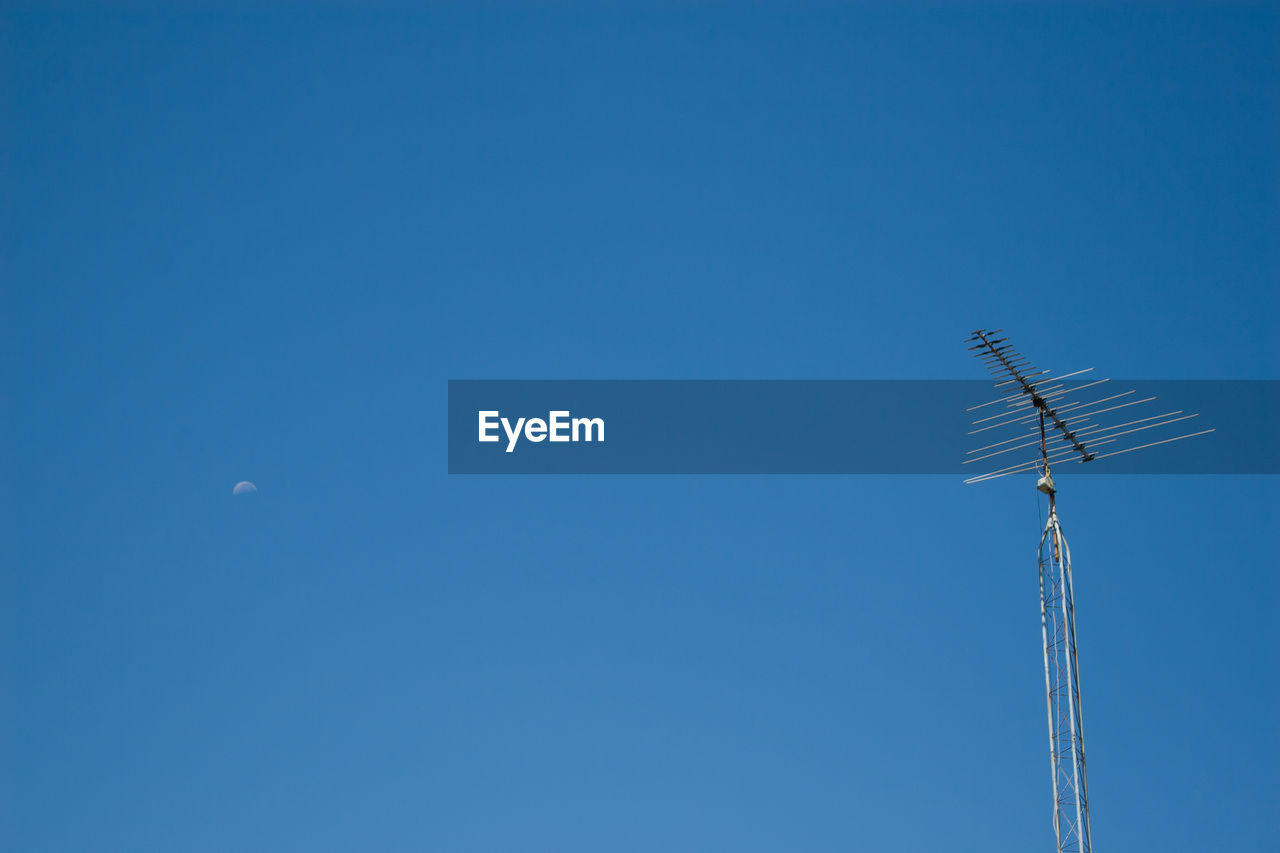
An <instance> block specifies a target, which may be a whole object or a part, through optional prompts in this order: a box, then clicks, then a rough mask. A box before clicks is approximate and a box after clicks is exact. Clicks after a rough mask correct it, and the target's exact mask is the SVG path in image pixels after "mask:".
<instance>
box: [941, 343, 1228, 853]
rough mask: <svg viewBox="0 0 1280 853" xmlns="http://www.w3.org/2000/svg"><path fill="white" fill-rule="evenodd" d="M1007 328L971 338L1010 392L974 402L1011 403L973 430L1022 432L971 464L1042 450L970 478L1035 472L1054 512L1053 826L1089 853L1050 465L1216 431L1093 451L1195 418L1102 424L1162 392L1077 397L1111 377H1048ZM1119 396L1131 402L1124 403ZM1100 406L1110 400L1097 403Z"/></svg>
mask: <svg viewBox="0 0 1280 853" xmlns="http://www.w3.org/2000/svg"><path fill="white" fill-rule="evenodd" d="M999 332H1000V330H996V331H984V330H981V329H980V330H978V331H976V332H974V333H973V336H972V337H971V338H970V339H969V343H970V344H971V346H970V347H969V349H970V350H973V351H975V353H974V354H975V355H977V356H978V357H979V358H981V359H982V360H983V362H984V363H985V364H986V366H987V368H988V370H989V371H990V372H991V373H992V375H993V376H994V378H995V379H996V380H997V381H996V388H997V389H1000V391H1001V393H1002V394H1003V396H1002V397H1000V398H999V399H997V400H992V401H991V402H989V403H983V404H981V405H978V406H973V407H971V408H970V409H969V411H970V412H974V411H976V410H979V409H984V408H986V407H989V406H999V405H1000V404H1003V408H1001V409H997V414H994V415H986V416H982V417H979V418H978V419H976V420H975V421H974V422H973V426H974V429H973V430H971V431H970V435H977V434H980V433H986V432H988V431H990V430H994V429H997V428H1001V427H1014V428H1015V431H1016V432H1017V433H1018V434H1017V435H1016V436H1015V437H1014V438H1011V439H1007V440H1005V441H999V442H996V443H995V444H989V445H987V446H985V447H980V448H978V449H976V450H971V451H969V454H968V455H969V456H970V457H971V458H970V459H968V460H967V461H966V463H965V464H969V463H972V462H977V461H979V460H985V459H992V458H994V457H999V456H1001V455H1003V454H1006V453H1011V452H1015V451H1019V450H1021V451H1023V453H1024V454H1025V453H1026V452H1027V450H1029V449H1030V448H1035V449H1034V451H1032V452H1033V453H1034V456H1033V457H1032V458H1031V459H1030V460H1026V461H1023V462H1019V463H1016V464H1013V465H1010V466H1007V467H1004V468H997V469H996V470H994V471H990V472H988V473H985V474H979V475H976V476H974V477H970V478H969V479H968V480H966V481H965V482H980V481H983V480H990V479H995V478H998V477H1006V476H1009V475H1010V474H1018V473H1030V472H1032V471H1037V472H1039V474H1040V479H1039V481H1038V482H1037V484H1036V487H1037V488H1038V489H1039V490H1040V491H1041V492H1043V493H1044V494H1046V495H1048V498H1049V519H1048V521H1047V522H1046V523H1045V527H1044V531H1043V532H1042V533H1041V535H1040V550H1039V555H1038V565H1039V575H1040V627H1041V637H1042V640H1043V646H1044V686H1045V702H1046V705H1047V709H1048V714H1049V762H1050V769H1051V771H1052V773H1053V832H1054V836H1055V837H1056V839H1057V844H1058V846H1057V849H1058V851H1059V853H1091V851H1092V850H1093V840H1092V837H1091V835H1090V831H1089V785H1088V781H1087V779H1086V775H1085V762H1084V721H1083V719H1082V710H1083V709H1082V707H1081V702H1080V662H1079V657H1078V655H1077V653H1076V608H1075V588H1074V581H1073V577H1072V572H1071V549H1070V548H1068V547H1067V540H1066V537H1064V536H1063V535H1062V525H1061V524H1060V523H1059V521H1058V508H1057V500H1056V498H1057V488H1056V486H1055V485H1054V482H1053V477H1052V475H1051V473H1050V469H1051V465H1052V463H1053V462H1057V461H1062V460H1067V459H1072V458H1077V457H1078V461H1080V462H1090V461H1092V460H1094V459H1102V458H1104V457H1107V456H1116V455H1119V454H1121V453H1128V452H1129V451H1132V450H1140V449H1142V448H1144V447H1151V446H1154V445H1156V444H1166V443H1169V442H1173V441H1178V440H1179V439H1183V438H1191V437H1193V436H1196V435H1204V434H1205V433H1208V432H1213V430H1212V429H1207V430H1202V431H1200V432H1195V433H1189V434H1187V435H1179V436H1175V437H1173V438H1167V439H1163V440H1160V441H1154V442H1151V443H1149V444H1143V445H1138V446H1136V447H1128V448H1125V449H1123V450H1112V451H1110V452H1107V453H1102V454H1097V453H1094V451H1093V449H1092V448H1095V447H1098V446H1101V445H1107V444H1112V443H1114V442H1116V441H1117V440H1118V439H1119V437H1120V436H1124V435H1129V434H1131V433H1136V432H1141V431H1143V430H1147V429H1153V428H1155V427H1160V426H1165V425H1166V424H1171V423H1176V422H1178V421H1183V420H1187V419H1189V418H1194V417H1196V415H1194V414H1192V415H1183V413H1182V412H1181V411H1173V412H1166V413H1165V414H1162V415H1156V416H1154V417H1147V418H1141V419H1139V420H1133V421H1128V422H1126V423H1118V424H1116V423H1112V424H1110V425H1103V424H1101V423H1099V422H1098V421H1097V420H1096V419H1097V417H1098V416H1100V415H1103V414H1104V413H1110V412H1114V411H1117V410H1120V409H1124V408H1127V407H1129V406H1135V405H1138V404H1140V403H1146V402H1150V401H1151V400H1154V399H1155V398H1154V397H1147V398H1144V399H1132V400H1130V399H1126V398H1129V397H1130V396H1131V395H1133V394H1134V392H1133V391H1126V392H1123V393H1119V394H1113V395H1110V396H1103V397H1101V398H1099V399H1095V400H1092V401H1087V402H1086V401H1078V400H1075V399H1073V398H1072V397H1071V395H1072V394H1074V393H1075V392H1078V391H1081V390H1084V389H1087V388H1093V387H1095V386H1099V385H1102V384H1103V383H1105V382H1107V381H1109V380H1106V379H1101V380H1094V381H1088V382H1081V381H1075V382H1065V381H1062V380H1066V379H1068V378H1069V377H1074V376H1079V375H1081V374H1083V373H1087V372H1089V371H1090V370H1092V368H1088V369H1086V370H1079V371H1076V372H1074V373H1067V374H1063V375H1061V376H1056V377H1052V378H1046V377H1049V373H1050V371H1047V370H1037V369H1036V368H1035V367H1034V366H1033V365H1031V364H1030V362H1028V361H1027V360H1026V359H1025V358H1023V357H1022V356H1021V355H1020V354H1019V353H1018V352H1017V351H1016V350H1015V349H1013V346H1012V345H1011V344H1009V343H1008V338H1004V337H997V335H998V334H999ZM1055 383H1056V384H1055ZM1104 393H1105V392H1104ZM1095 396H1096V395H1095ZM1119 400H1123V401H1124V402H1116V401H1119ZM1108 404H1110V405H1108ZM1099 406H1103V408H1098V407H1099ZM1028 433H1030V434H1028ZM975 454H979V455H975ZM1006 458H1007V457H1006ZM1024 459H1025V457H1024Z"/></svg>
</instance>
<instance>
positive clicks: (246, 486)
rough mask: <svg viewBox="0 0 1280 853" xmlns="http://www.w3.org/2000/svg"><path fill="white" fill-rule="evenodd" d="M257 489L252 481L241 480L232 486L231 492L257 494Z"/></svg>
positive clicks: (234, 493) (235, 493)
mask: <svg viewBox="0 0 1280 853" xmlns="http://www.w3.org/2000/svg"><path fill="white" fill-rule="evenodd" d="M257 491H258V487H257V486H255V485H254V484H253V483H250V482H249V481H248V480H241V481H240V482H238V483H236V484H235V486H233V487H232V489H231V494H233V495H252V494H257Z"/></svg>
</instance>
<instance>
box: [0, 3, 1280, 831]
mask: <svg viewBox="0 0 1280 853" xmlns="http://www.w3.org/2000/svg"><path fill="white" fill-rule="evenodd" d="M104 5H105V4H104ZM128 5H129V6H130V7H131V11H128V12H117V11H105V10H104V9H103V8H102V7H101V6H88V5H86V6H78V5H75V6H73V5H60V6H58V7H57V8H56V9H55V8H54V7H51V6H44V4H41V5H20V6H14V5H5V6H4V7H3V12H2V13H0V42H2V43H0V55H3V60H2V61H3V76H2V77H0V80H2V82H0V99H2V100H0V104H2V109H0V134H2V136H0V141H2V143H3V145H2V146H0V152H2V154H0V158H2V159H0V198H2V199H3V201H2V202H0V216H2V220H0V227H2V229H3V247H2V248H3V256H2V261H3V265H2V268H0V299H2V302H0V306H2V307H3V320H2V322H0V332H2V333H3V334H2V336H0V337H2V339H3V344H2V346H3V364H4V375H3V381H4V394H3V420H2V421H0V423H2V424H3V429H4V433H3V443H2V444H0V448H2V449H3V452H2V453H0V475H2V476H3V481H4V487H3V495H2V496H0V519H2V521H0V558H2V559H0V581H2V584H3V585H2V588H0V601H3V604H2V605H0V615H2V617H3V618H2V620H0V665H2V666H3V673H2V674H3V679H4V680H3V694H2V696H3V701H0V727H2V729H3V731H4V737H3V740H2V741H0V744H2V747H0V748H2V750H3V751H2V753H0V767H3V768H4V769H3V771H2V772H0V780H2V782H0V784H3V791H0V802H2V803H3V805H4V807H3V809H0V847H3V848H4V849H6V850H13V851H22V853H27V852H28V851H49V853H55V851H56V852H57V853H61V851H68V853H70V851H86V850H92V851H130V853H139V852H140V851H157V852H158V851H165V853H167V852H168V851H174V850H182V851H211V852H212V851H218V852H219V853H221V851H227V850H241V851H281V850H299V851H308V853H320V852H321V851H356V850H361V851H363V850H379V851H421V850H439V851H451V852H452V851H458V853H470V851H477V852H478V851H556V853H561V851H599V850H609V851H664V853H668V852H671V853H674V852H675V851H718V850H733V851H741V852H742V853H746V851H781V850H798V851H848V850H884V851H923V853H936V851H939V850H944V849H945V850H948V851H961V850H973V851H978V850H982V851H992V850H994V851H1025V850H1048V849H1050V847H1051V845H1052V837H1051V831H1050V824H1049V816H1050V803H1049V799H1050V780H1049V769H1048V759H1047V754H1046V753H1047V748H1046V742H1045V741H1046V732H1045V717H1044V697H1043V687H1044V685H1043V672H1042V666H1041V659H1040V650H1039V644H1040V626H1039V612H1038V605H1037V595H1038V592H1037V586H1036V577H1035V564H1034V561H1033V552H1034V549H1035V544H1036V541H1037V538H1038V534H1039V531H1038V523H1039V522H1038V512H1039V507H1038V504H1037V500H1036V493H1035V491H1034V488H1033V485H1032V483H1031V482H1030V481H1029V480H1028V481H1017V482H1011V481H1001V482H999V483H993V484H988V485H986V486H985V487H965V486H962V485H961V484H960V482H959V478H958V477H902V478H875V477H830V478H821V477H726V478H698V477H651V478H646V477H630V478H627V477H613V478H603V477H602V478H589V477H560V478H516V477H505V478H503V477H490V478H483V477H474V478H467V477H449V476H448V475H447V474H446V473H445V466H446V461H445V435H444V427H445V405H446V393H445V392H446V381H447V380H448V379H450V378H917V377H918V378H979V377H980V376H981V373H980V368H979V366H978V365H977V364H976V362H974V361H973V360H972V359H970V358H969V357H968V355H967V354H966V352H965V350H964V345H963V343H962V342H963V340H964V338H965V337H966V336H967V335H968V333H969V332H970V331H971V330H973V329H974V328H977V327H979V326H1003V327H1004V328H1006V329H1008V330H1010V331H1011V332H1012V333H1014V334H1015V335H1016V336H1017V341H1018V343H1019V344H1020V345H1021V346H1022V348H1023V349H1024V350H1025V351H1027V352H1028V353H1030V354H1032V355H1033V357H1035V358H1037V359H1038V360H1039V361H1041V362H1043V363H1046V364H1048V365H1050V366H1053V367H1061V368H1063V369H1069V368H1074V367H1084V366H1089V365H1097V366H1098V367H1099V368H1101V369H1104V370H1105V371H1107V372H1108V373H1109V374H1110V375H1113V376H1131V377H1139V378H1141V377H1148V378H1276V377H1277V376H1278V375H1280V347H1277V342H1276V341H1277V338H1276V331H1275V330H1276V321H1277V304H1276V302H1277V297H1276V281H1277V274H1278V273H1280V252H1278V251H1277V249H1278V243H1277V234H1280V168H1278V167H1280V153H1278V152H1280V130H1278V128H1280V124H1278V122H1277V118H1276V117H1277V116H1278V115H1280V82H1278V81H1280V68H1278V66H1280V61H1278V60H1277V51H1276V45H1277V43H1280V19H1278V17H1277V12H1276V10H1275V8H1274V7H1271V8H1268V7H1262V6H1258V7H1232V8H1216V5H1217V4H1215V8H1212V9H1210V8H1207V7H1206V8H1201V9H1195V8H1189V7H1180V8H1179V9H1178V10H1176V11H1168V10H1163V9H1159V8H1157V7H1156V6H1157V4H1146V5H1143V6H1133V7H1124V8H1120V7H1113V8H1093V9H1088V10H1070V9H1065V8H1054V9H1052V10H1046V9H1044V8H1041V7H1039V6H1038V5H1036V4H1013V5H1009V6H1005V7H1002V8H999V9H991V8H982V7H978V6H973V5H971V6H969V7H968V8H966V9H964V10H951V11H927V10H926V9H924V8H923V7H916V8H912V9H909V10H904V9H899V10H896V11H890V10H877V9H876V8H874V7H861V8H845V9H840V8H835V7H829V6H822V7H818V6H813V7H808V8H806V9H801V10H795V9H789V8H784V6H783V5H782V4H765V5H753V6H751V7H749V8H746V7H743V8H740V7H738V6H736V5H730V4H720V5H705V6H701V7H700V8H698V9H697V10H688V9H680V8H677V7H676V6H675V5H674V4H673V5H667V6H664V7H663V8H661V9H648V10H640V9H626V8H623V7H621V6H616V5H614V4H610V5H611V8H610V9H609V10H607V11H605V10H600V9H587V8H577V7H573V6H570V5H567V4H548V5H547V6H546V7H545V8H542V9H538V8H537V7H535V6H534V5H533V4H524V5H520V6H515V7H509V6H505V5H504V6H497V5H490V6H484V7H481V8H472V9H464V8H461V4H456V5H455V4H451V5H450V6H449V7H444V6H441V7H438V8H435V9H433V10H430V11H407V10H405V11H394V10H391V9H390V8H389V7H384V8H383V9H381V10H376V11H375V10H370V9H359V10H357V9H356V8H355V7H354V6H353V7H349V8H346V9H344V8H341V7H338V6H336V5H331V4H330V5H326V6H325V7H324V8H322V9H313V8H310V5H309V4H293V5H292V6H291V7H290V8H287V9H284V8H282V9H281V10H279V11H272V10H267V9H266V8H265V7H262V6H261V5H260V4H254V5H258V6H259V8H257V9H252V8H250V7H249V6H245V7H242V8H241V10H240V12H239V13H236V14H232V13H229V12H218V11H213V10H212V9H211V7H212V6H214V5H216V4H202V5H203V6H204V7H205V8H204V9H203V10H201V11H187V10H184V11H174V10H172V9H171V10H168V11H157V10H154V9H152V10H148V8H147V7H144V6H143V5H141V4H128ZM179 5H184V6H185V5H188V4H179ZM837 438H838V433H837V431H836V428H835V427H834V426H833V440H836V439H837ZM241 479H251V480H253V481H255V482H256V483H257V484H258V485H259V487H260V489H261V492H260V494H259V495H258V496H256V498H247V499H246V498H233V497H232V495H231V487H232V485H233V484H235V483H236V482H237V481H238V480H241ZM1064 480H1066V481H1065V482H1063V483H1062V484H1061V486H1062V494H1061V504H1060V506H1061V510H1062V514H1063V522H1064V525H1065V528H1066V531H1067V535H1068V536H1069V537H1070V539H1071V544H1072V549H1073V553H1074V556H1075V559H1076V572H1077V596H1078V605H1079V626H1078V627H1079V635H1080V643H1081V649H1080V654H1081V667H1082V676H1083V682H1084V694H1085V695H1084V699H1085V707H1086V721H1087V731H1088V737H1089V741H1088V747H1089V752H1088V758H1089V769H1090V792H1091V795H1092V799H1093V829H1094V837H1095V842H1096V843H1097V844H1098V845H1099V848H1100V849H1108V850H1113V851H1117V850H1135V851H1136V850H1162V851H1203V850H1221V851H1232V853H1247V851H1261V850H1271V849H1274V848H1273V846H1272V845H1274V842H1275V837H1276V830H1275V826H1276V819H1277V803H1280V783H1278V782H1277V773H1276V766H1277V762H1278V761H1280V735H1278V734H1277V726H1276V717H1275V709H1276V707H1277V704H1278V700H1280V687H1278V683H1280V681H1278V679H1277V674H1278V673H1280V641H1277V638H1276V632H1275V628H1274V621H1275V608H1276V602H1277V591H1278V590H1277V581H1276V566H1275V548H1274V546H1275V542H1274V530H1275V527H1276V521H1277V517H1278V512H1277V510H1278V509H1280V501H1278V499H1277V497H1276V494H1275V488H1276V482H1275V480H1274V479H1268V478H1263V477H1147V478H1120V477H1087V478H1078V479H1076V480H1068V479H1067V478H1064ZM5 839H8V840H7V841H6V840H5Z"/></svg>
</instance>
